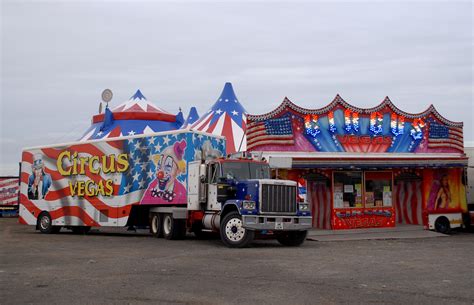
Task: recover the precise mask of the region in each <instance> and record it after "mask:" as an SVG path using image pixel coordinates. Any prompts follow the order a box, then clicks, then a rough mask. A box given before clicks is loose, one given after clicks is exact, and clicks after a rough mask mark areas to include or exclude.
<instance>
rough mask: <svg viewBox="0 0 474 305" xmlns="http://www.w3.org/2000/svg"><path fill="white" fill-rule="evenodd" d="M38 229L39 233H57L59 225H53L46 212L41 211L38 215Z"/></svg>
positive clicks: (59, 228)
mask: <svg viewBox="0 0 474 305" xmlns="http://www.w3.org/2000/svg"><path fill="white" fill-rule="evenodd" d="M38 229H39V230H40V232H41V233H45V234H52V233H59V231H60V230H61V227H60V226H53V220H52V219H51V215H49V213H48V212H42V213H41V214H40V215H39V217H38Z"/></svg>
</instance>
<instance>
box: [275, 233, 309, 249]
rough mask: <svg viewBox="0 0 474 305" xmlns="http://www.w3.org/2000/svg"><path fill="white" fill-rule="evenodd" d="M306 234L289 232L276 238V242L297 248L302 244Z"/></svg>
mask: <svg viewBox="0 0 474 305" xmlns="http://www.w3.org/2000/svg"><path fill="white" fill-rule="evenodd" d="M307 234H308V231H289V232H284V233H283V234H281V235H280V236H278V237H277V240H278V242H279V243H280V244H282V245H284V246H289V247H298V246H301V245H302V244H303V243H304V241H305V240H306V235H307Z"/></svg>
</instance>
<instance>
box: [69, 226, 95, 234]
mask: <svg viewBox="0 0 474 305" xmlns="http://www.w3.org/2000/svg"><path fill="white" fill-rule="evenodd" d="M90 230H91V227H87V226H75V227H72V228H71V231H72V233H74V234H80V235H83V234H87V233H89V231H90Z"/></svg>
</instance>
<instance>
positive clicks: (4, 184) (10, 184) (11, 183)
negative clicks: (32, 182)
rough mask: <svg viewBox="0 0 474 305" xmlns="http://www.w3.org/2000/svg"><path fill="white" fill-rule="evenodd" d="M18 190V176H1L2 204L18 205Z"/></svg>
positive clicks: (0, 201) (0, 198) (0, 196)
mask: <svg viewBox="0 0 474 305" xmlns="http://www.w3.org/2000/svg"><path fill="white" fill-rule="evenodd" d="M18 191H19V187H18V178H15V177H0V205H17V204H18Z"/></svg>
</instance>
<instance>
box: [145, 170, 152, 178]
mask: <svg viewBox="0 0 474 305" xmlns="http://www.w3.org/2000/svg"><path fill="white" fill-rule="evenodd" d="M146 175H147V176H148V178H149V179H151V178H153V171H152V170H151V169H150V170H149V171H148V172H147V173H146Z"/></svg>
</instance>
